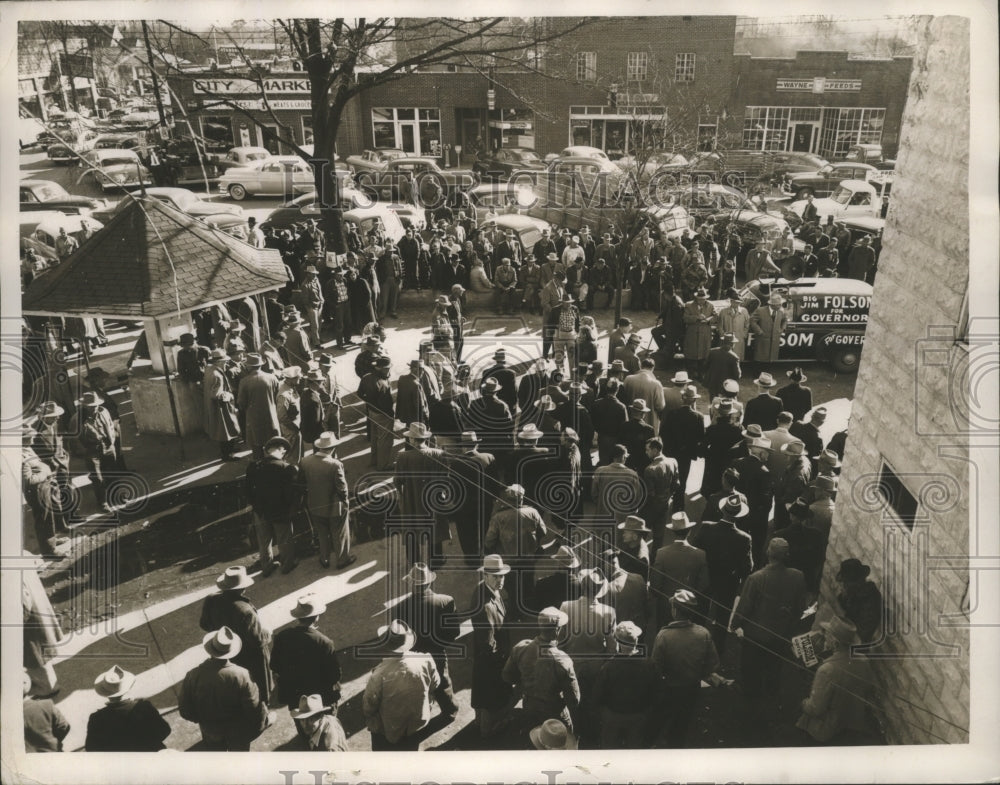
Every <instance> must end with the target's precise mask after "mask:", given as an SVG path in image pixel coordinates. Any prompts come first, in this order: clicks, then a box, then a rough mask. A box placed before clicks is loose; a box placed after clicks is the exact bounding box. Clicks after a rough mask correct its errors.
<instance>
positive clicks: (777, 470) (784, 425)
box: [761, 411, 799, 478]
mask: <svg viewBox="0 0 1000 785" xmlns="http://www.w3.org/2000/svg"><path fill="white" fill-rule="evenodd" d="M793 422H795V418H794V417H793V416H792V413H791V412H788V411H782V412H778V418H777V425H776V426H775V427H774V428H772V429H771V430H769V431H761V435H762V436H763V437H764V438H765V439H770V440H771V454H770V455H769V456H768V459H767V468H768V471H770V472H771V475H772V476H774V477H775V478H777V477H780V476H781V473H782V472H783V471H784V470H785V467H786V466H788V464H789V462H790V460H791V455H790V454H789V453H788V451H787V450H782V447H784V446H785V445H786V444H789V443H790V442H797V441H799V439H797V438H796V437H794V436H792V434H791V433H790V432H789V430H788V429H789V428H791V427H792V423H793Z"/></svg>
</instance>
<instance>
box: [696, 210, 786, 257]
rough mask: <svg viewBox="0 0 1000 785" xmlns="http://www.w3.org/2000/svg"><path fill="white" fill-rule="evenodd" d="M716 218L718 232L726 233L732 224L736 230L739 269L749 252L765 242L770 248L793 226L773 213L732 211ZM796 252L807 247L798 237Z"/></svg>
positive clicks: (720, 214)
mask: <svg viewBox="0 0 1000 785" xmlns="http://www.w3.org/2000/svg"><path fill="white" fill-rule="evenodd" d="M713 217H714V220H715V226H716V230H717V231H724V230H725V229H726V227H728V226H729V225H730V224H732V225H733V227H734V229H735V230H736V234H737V236H738V237H739V238H740V251H739V254H738V255H737V263H736V264H737V269H739V268H740V267H741V266H742V264H743V260H744V259H745V258H746V254H747V252H748V251H749V250H750V249H751V248H753V247H754V246H756V244H757V243H758V242H760V241H761V240H763V241H764V242H765V243H767V244H768V247H770V245H771V243H773V242H774V241H775V240H777V239H778V238H779V237H781V236H783V235H784V234H785V229H790V228H791V226H790V225H789V223H788V222H787V221H785V220H784V219H783V218H779V217H778V216H776V215H772V214H771V213H764V212H758V211H757V210H752V209H745V210H731V211H729V212H725V213H716V215H715V216H713ZM792 245H793V248H794V250H796V251H800V250H802V249H803V248H804V247H805V243H803V242H802V241H801V240H799V239H798V238H797V237H796V238H794V239H793V241H792Z"/></svg>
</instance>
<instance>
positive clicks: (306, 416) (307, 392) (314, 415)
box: [299, 367, 329, 450]
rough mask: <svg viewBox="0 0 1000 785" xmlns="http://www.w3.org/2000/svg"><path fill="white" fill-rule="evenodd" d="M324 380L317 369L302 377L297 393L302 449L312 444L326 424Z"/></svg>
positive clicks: (327, 399) (310, 369) (312, 368)
mask: <svg viewBox="0 0 1000 785" xmlns="http://www.w3.org/2000/svg"><path fill="white" fill-rule="evenodd" d="M325 380H326V377H325V376H324V374H323V372H322V371H321V370H320V369H319V368H318V367H317V368H314V367H310V368H309V370H308V371H306V373H305V374H303V377H302V389H301V391H300V392H299V407H300V409H301V412H302V420H301V429H300V431H299V435H300V436H301V439H302V448H303V450H304V449H305V447H306V445H309V444H312V443H313V442H314V441H315V440H316V439H318V438H319V435H320V434H321V433H322V432H323V430H324V428H325V423H326V405H327V403H328V402H329V396H327V394H326V391H325V390H324V388H323V383H324V381H325Z"/></svg>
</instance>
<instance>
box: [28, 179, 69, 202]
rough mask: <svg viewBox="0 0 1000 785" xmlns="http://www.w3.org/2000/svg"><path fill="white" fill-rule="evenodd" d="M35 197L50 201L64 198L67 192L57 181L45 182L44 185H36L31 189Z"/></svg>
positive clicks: (39, 199) (67, 194) (41, 200)
mask: <svg viewBox="0 0 1000 785" xmlns="http://www.w3.org/2000/svg"><path fill="white" fill-rule="evenodd" d="M33 191H34V194H35V197H36V198H37V199H38V201H40V202H52V201H55V200H56V199H65V198H66V197H67V196H69V193H68V192H67V191H66V189H65V188H63V187H62V186H61V185H59V183H47V184H46V185H36V186H35V187H34V189H33Z"/></svg>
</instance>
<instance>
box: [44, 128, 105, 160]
mask: <svg viewBox="0 0 1000 785" xmlns="http://www.w3.org/2000/svg"><path fill="white" fill-rule="evenodd" d="M58 134H59V137H58V139H57V140H56V141H54V142H51V143H50V144H48V146H47V147H46V148H45V155H46V156H48V159H49V160H50V161H52V163H55V164H62V163H77V162H78V161H79V160H80V158H79V156H80V155H82V154H83V153H85V152H87V151H88V150H90V149H92V148H93V146H94V137H93V136H92V135H91V134H90V133H89V132H88V131H71V130H62V131H59V132H58Z"/></svg>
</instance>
